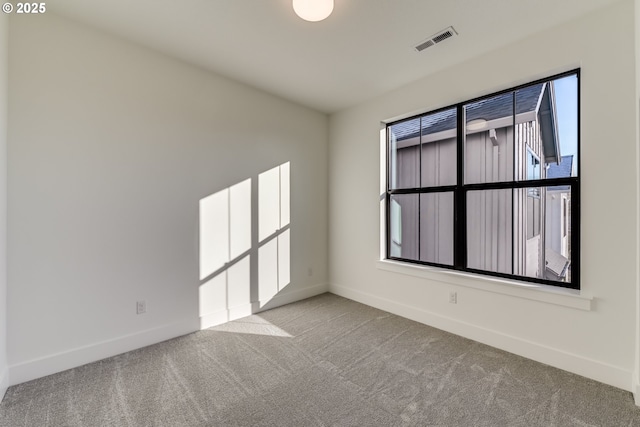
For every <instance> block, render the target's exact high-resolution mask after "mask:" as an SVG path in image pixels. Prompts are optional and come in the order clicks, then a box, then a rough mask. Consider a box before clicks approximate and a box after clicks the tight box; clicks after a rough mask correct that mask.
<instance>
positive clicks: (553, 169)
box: [547, 154, 573, 191]
mask: <svg viewBox="0 0 640 427" xmlns="http://www.w3.org/2000/svg"><path fill="white" fill-rule="evenodd" d="M572 172H573V154H572V155H569V156H562V158H561V160H560V163H557V164H556V163H551V164H549V169H547V178H567V177H570V176H571V174H572ZM548 190H551V191H565V190H567V191H568V190H569V186H568V185H556V186H554V187H549V188H548Z"/></svg>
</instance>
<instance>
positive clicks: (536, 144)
mask: <svg viewBox="0 0 640 427" xmlns="http://www.w3.org/2000/svg"><path fill="white" fill-rule="evenodd" d="M566 79H569V80H566ZM576 79H577V78H576V77H575V76H571V77H567V78H563V79H560V80H556V81H549V82H545V83H539V84H536V85H532V86H528V87H526V88H523V89H519V90H517V91H516V112H517V115H516V132H515V162H516V168H515V173H516V177H515V179H516V180H531V179H544V178H560V177H569V176H575V175H573V172H574V170H576V161H577V156H576V153H577V130H578V128H577V80H576ZM571 82H573V86H571V84H570V83H571ZM556 83H558V84H559V85H560V88H561V96H562V99H559V98H558V93H557V92H556V90H555V87H556ZM567 85H569V87H570V88H571V87H572V88H573V90H568V89H567ZM570 98H572V99H570ZM558 102H560V103H561V104H562V106H563V108H562V113H563V116H562V117H563V119H562V120H561V116H560V114H559V110H558ZM561 122H562V126H560V125H561ZM560 127H562V129H563V134H561V133H560V132H559V129H560ZM563 135H564V137H563ZM538 165H539V166H540V169H539V170H538Z"/></svg>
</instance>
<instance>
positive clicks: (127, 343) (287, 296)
mask: <svg viewBox="0 0 640 427" xmlns="http://www.w3.org/2000/svg"><path fill="white" fill-rule="evenodd" d="M11 19H12V22H11V27H10V49H9V84H10V86H9V100H10V102H9V111H10V114H9V123H10V129H9V138H8V141H9V142H8V156H9V168H8V169H9V170H8V179H9V201H8V203H9V212H8V221H9V236H8V245H9V253H8V260H9V265H10V268H9V272H8V283H9V311H8V349H9V350H8V358H9V365H10V379H11V383H12V384H17V383H20V382H22V381H26V380H29V379H32V378H36V377H39V376H42V375H46V374H50V373H52V372H56V371H59V370H62V369H66V368H69V367H72V366H76V365H79V364H83V363H87V362H89V361H92V360H96V359H100V358H103V357H106V356H109V355H112V354H117V353H120V352H123V351H127V350H130V349H133V348H137V347H141V346H144V345H147V344H150V343H153V342H157V341H161V340H163V339H168V338H171V337H174V336H177V335H181V334H184V333H188V332H191V331H194V330H196V329H199V327H200V319H199V314H200V312H199V307H200V306H201V304H200V303H201V301H199V300H198V299H199V296H200V294H201V292H199V286H200V285H203V284H204V283H205V280H200V277H199V258H198V257H199V253H198V251H199V217H198V215H199V201H200V200H201V199H203V198H205V197H206V196H209V195H211V194H215V193H218V192H220V191H226V189H228V188H229V187H231V186H234V185H235V184H238V183H241V182H245V180H247V179H251V187H250V189H251V196H250V200H251V202H250V203H251V206H252V207H251V213H250V215H251V218H250V219H249V220H248V222H247V221H244V222H242V223H243V224H245V225H246V224H247V223H251V225H252V227H253V228H252V231H251V236H252V237H251V242H252V247H251V249H250V251H249V255H250V261H246V262H243V263H242V264H241V265H242V266H247V270H246V271H245V272H244V273H247V274H244V273H243V274H242V275H240V276H234V277H236V279H237V278H238V277H240V279H242V280H245V282H244V285H247V282H246V281H247V280H249V281H250V286H251V289H250V291H246V292H245V291H242V292H240V294H241V295H243V296H244V297H246V298H248V296H247V295H249V294H250V295H251V302H253V303H254V309H256V308H258V307H261V306H264V305H265V303H266V302H267V301H260V302H259V303H258V301H257V298H258V289H257V287H258V286H259V284H260V278H259V277H256V275H257V274H258V272H259V271H262V270H260V269H259V263H258V259H257V258H258V252H259V250H258V246H259V245H260V243H259V242H258V238H257V224H258V219H257V215H258V214H259V212H258V209H257V205H258V194H257V192H258V188H259V186H258V180H259V178H258V177H259V175H260V174H261V173H263V172H265V171H267V170H270V169H272V168H274V167H278V166H279V165H282V164H285V163H287V162H289V165H290V189H291V190H290V191H291V193H290V216H291V220H290V224H289V232H288V235H289V237H290V259H289V260H284V261H283V260H281V259H277V260H276V262H277V263H278V265H277V266H276V267H275V268H276V269H277V268H283V267H282V265H283V262H284V264H288V266H289V267H290V271H288V272H287V273H290V283H289V284H288V285H287V286H284V284H283V283H280V282H278V285H279V286H280V287H279V293H278V294H277V295H276V297H275V298H274V299H272V300H271V301H270V303H269V306H274V305H278V304H282V303H286V302H290V301H293V300H296V299H301V298H304V297H308V296H312V295H314V294H317V293H322V292H324V291H326V289H327V275H328V267H327V237H328V235H327V209H326V205H327V197H328V196H327V185H328V184H327V183H328V178H327V156H328V118H327V116H325V115H323V114H320V113H317V112H314V111H311V110H308V109H305V108H303V107H300V106H299V105H295V104H292V103H289V102H287V101H284V100H281V99H279V98H276V97H274V96H272V95H269V94H266V93H263V92H260V91H258V90H255V89H252V88H250V87H247V86H244V85H241V84H238V83H235V82H233V81H230V80H228V79H225V78H222V77H219V76H216V75H214V74H211V73H208V72H205V71H204V70H201V69H198V68H195V67H192V66H189V65H187V64H184V63H181V62H178V61H176V60H173V59H171V58H168V57H166V56H164V55H161V54H158V53H156V52H153V51H150V50H147V49H144V48H142V47H139V46H136V45H134V44H131V43H128V42H126V41H124V40H121V39H118V38H114V37H111V36H109V35H106V34H104V33H101V32H98V31H96V30H94V29H91V28H89V27H85V26H83V25H80V24H77V23H74V22H72V21H68V20H66V19H63V18H60V17H57V16H55V15H53V14H46V15H42V16H39V17H31V16H29V17H18V16H17V15H16V16H12V18H11ZM245 189H246V188H245ZM243 194H246V192H245V193H243ZM274 203H278V202H277V201H274ZM283 203H285V202H283ZM236 205H237V204H236ZM234 206H235V205H234ZM239 206H245V204H244V202H243V203H240V204H239ZM214 228H215V227H214ZM216 230H217V229H216ZM216 230H214V231H215V232H218V231H219V230H217V231H216ZM244 236H245V237H246V236H247V235H246V234H245V235H244ZM232 237H233V236H232ZM214 246H215V245H214ZM263 264H264V263H263ZM260 267H261V268H262V264H260ZM309 268H312V271H313V275H311V276H310V275H309V274H308V269H309ZM269 271H270V272H273V271H275V270H274V269H273V268H272V269H271V270H269ZM224 274H226V273H224ZM249 274H250V275H251V277H250V278H248V277H249ZM216 277H217V276H216ZM220 277H223V276H220ZM282 277H287V276H286V274H284V273H282V272H281V274H280V275H279V276H278V278H279V280H280V281H282ZM223 282H224V280H223ZM247 286H249V285H247ZM215 291H216V292H217V291H218V290H215ZM216 292H213V293H210V294H209V293H206V292H205V294H206V295H213V297H216V296H217V295H220V294H216ZM220 298H222V299H224V298H225V296H224V295H221V296H220ZM137 300H145V301H146V304H147V313H146V314H144V315H136V301H137ZM209 303H211V304H209ZM207 304H208V305H209V306H216V307H221V309H223V310H224V309H225V302H224V301H223V302H222V303H220V301H213V302H211V301H209V302H207ZM207 304H205V305H207ZM227 308H228V307H227ZM245 308H246V307H245ZM249 308H251V307H249ZM245 312H246V311H245ZM214 314H215V313H214ZM217 314H219V315H220V316H218V317H217V318H219V321H224V320H226V319H227V318H229V317H234V314H233V313H231V312H226V311H222V312H220V313H217ZM236 315H237V312H236ZM225 316H226V317H225ZM209 320H211V319H209ZM209 323H210V322H209Z"/></svg>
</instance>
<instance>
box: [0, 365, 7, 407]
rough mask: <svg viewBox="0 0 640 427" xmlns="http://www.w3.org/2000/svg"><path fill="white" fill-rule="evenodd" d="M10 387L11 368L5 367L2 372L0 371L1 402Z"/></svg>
mask: <svg viewBox="0 0 640 427" xmlns="http://www.w3.org/2000/svg"><path fill="white" fill-rule="evenodd" d="M8 388H9V370H8V369H7V368H4V369H3V370H2V372H0V402H2V399H4V395H5V393H6V392H7V389H8Z"/></svg>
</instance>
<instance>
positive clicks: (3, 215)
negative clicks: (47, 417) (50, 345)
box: [0, 14, 9, 401]
mask: <svg viewBox="0 0 640 427" xmlns="http://www.w3.org/2000/svg"><path fill="white" fill-rule="evenodd" d="M8 35H9V20H8V19H7V17H6V15H4V14H2V15H1V16H0V401H2V398H3V397H4V393H5V391H6V390H7V386H8V385H9V371H8V365H7V112H8V103H9V101H8V100H7V79H8V71H9V66H8V62H7V61H8Z"/></svg>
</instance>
